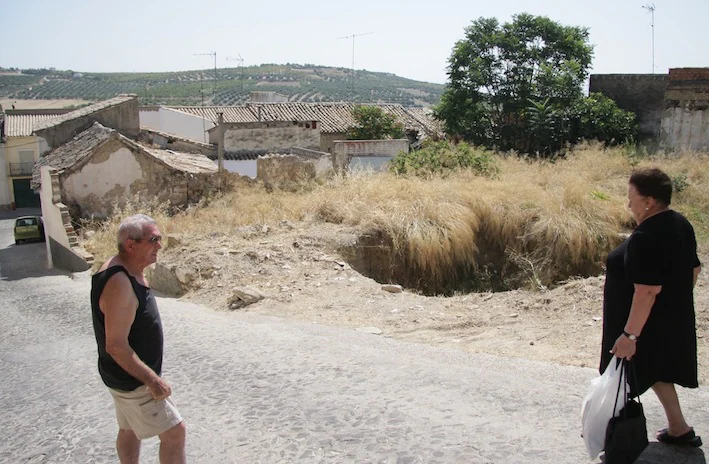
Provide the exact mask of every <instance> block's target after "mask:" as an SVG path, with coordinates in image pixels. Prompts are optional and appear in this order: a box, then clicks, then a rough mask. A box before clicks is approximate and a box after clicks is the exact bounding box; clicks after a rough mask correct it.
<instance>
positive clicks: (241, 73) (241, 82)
mask: <svg viewBox="0 0 709 464" xmlns="http://www.w3.org/2000/svg"><path fill="white" fill-rule="evenodd" d="M226 60H227V61H237V62H238V63H239V90H240V91H241V92H243V91H244V59H243V58H242V57H241V53H237V56H236V57H232V56H227V57H226Z"/></svg>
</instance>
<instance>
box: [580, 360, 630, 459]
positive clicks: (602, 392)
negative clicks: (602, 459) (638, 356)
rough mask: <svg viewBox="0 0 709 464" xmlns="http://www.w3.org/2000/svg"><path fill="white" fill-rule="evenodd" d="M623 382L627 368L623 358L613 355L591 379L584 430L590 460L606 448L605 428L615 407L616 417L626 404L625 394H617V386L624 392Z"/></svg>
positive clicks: (583, 424) (583, 406)
mask: <svg viewBox="0 0 709 464" xmlns="http://www.w3.org/2000/svg"><path fill="white" fill-rule="evenodd" d="M620 382H627V380H626V378H625V369H623V363H622V362H620V359H619V358H618V357H616V356H613V359H611V362H610V363H608V367H606V370H605V372H603V375H602V376H600V377H596V378H595V379H593V380H591V387H590V388H589V389H588V394H587V395H586V398H584V400H583V405H582V406H581V429H582V435H583V441H584V442H586V450H587V451H588V456H589V457H590V458H591V459H596V458H597V457H598V455H599V454H601V451H603V447H604V444H605V440H606V428H607V427H608V421H610V420H611V418H612V417H613V409H614V408H615V416H616V417H617V416H618V414H619V413H620V410H621V409H623V406H624V405H625V395H624V394H623V393H621V394H620V395H619V394H618V385H620V388H621V392H622V391H623V384H621V383H620ZM616 398H617V402H616ZM614 403H615V404H614Z"/></svg>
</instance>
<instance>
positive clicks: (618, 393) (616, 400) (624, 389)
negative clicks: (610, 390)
mask: <svg viewBox="0 0 709 464" xmlns="http://www.w3.org/2000/svg"><path fill="white" fill-rule="evenodd" d="M620 362H622V363H623V365H622V366H620V369H621V371H620V381H618V391H616V393H615V401H614V402H613V415H612V416H611V417H615V411H616V406H618V397H619V396H620V384H624V385H623V395H624V396H625V401H624V402H623V404H625V402H627V401H628V393H627V386H626V385H627V381H626V382H623V371H624V370H625V359H620V358H618V359H616V369H617V368H618V363H620ZM626 380H627V378H626Z"/></svg>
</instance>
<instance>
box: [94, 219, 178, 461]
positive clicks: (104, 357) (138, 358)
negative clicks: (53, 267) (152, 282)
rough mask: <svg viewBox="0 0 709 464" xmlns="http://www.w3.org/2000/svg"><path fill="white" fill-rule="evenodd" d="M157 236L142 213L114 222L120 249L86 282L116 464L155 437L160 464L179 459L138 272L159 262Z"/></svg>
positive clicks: (156, 318)
mask: <svg viewBox="0 0 709 464" xmlns="http://www.w3.org/2000/svg"><path fill="white" fill-rule="evenodd" d="M161 239H162V236H161V235H160V231H159V230H158V227H157V224H156V222H155V221H154V220H153V219H152V218H150V217H148V216H146V215H143V214H138V215H135V216H131V217H129V218H127V219H125V220H124V221H123V222H122V223H121V224H120V226H119V227H118V254H117V255H115V256H113V257H112V258H111V259H109V260H108V261H106V262H105V263H104V264H103V266H101V269H100V270H99V272H97V273H96V274H95V275H94V276H93V278H92V281H91V312H92V316H93V325H94V333H95V335H96V343H97V344H98V370H99V373H100V374H101V379H102V380H103V382H104V383H105V384H106V386H107V387H108V389H109V391H110V392H111V395H112V396H113V400H114V403H115V407H116V418H117V419H118V427H119V430H118V439H117V440H116V449H117V451H118V458H119V459H120V462H121V464H129V463H130V464H138V461H139V457H140V441H141V440H142V439H144V438H149V437H154V436H156V435H157V436H159V437H160V462H161V463H163V464H165V463H184V462H185V461H186V460H185V426H184V423H183V422H182V417H181V416H180V413H179V412H178V411H177V408H176V407H175V403H174V402H173V401H172V399H171V398H170V395H171V393H172V390H171V389H170V385H168V384H167V382H165V381H164V380H163V379H162V378H161V377H160V375H161V370H162V355H163V333H162V322H161V320H160V313H159V312H158V307H157V302H156V301H155V297H154V296H153V293H152V291H151V289H150V286H149V285H148V282H146V280H145V277H144V276H143V270H144V269H145V268H146V267H147V266H149V265H150V264H152V263H154V262H156V261H157V255H158V250H160V248H161V245H160V241H161Z"/></svg>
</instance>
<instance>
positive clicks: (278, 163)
mask: <svg viewBox="0 0 709 464" xmlns="http://www.w3.org/2000/svg"><path fill="white" fill-rule="evenodd" d="M316 164H317V160H314V159H305V158H301V157H299V156H297V155H278V154H271V155H266V156H260V157H259V158H258V159H257V160H256V170H257V174H256V178H257V179H258V180H260V181H262V182H263V184H264V186H265V187H266V189H268V190H273V189H279V190H287V191H297V190H299V189H300V188H301V186H302V185H303V184H307V183H308V182H310V181H312V180H314V179H315V178H316V177H317V175H318V170H317V169H316Z"/></svg>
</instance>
